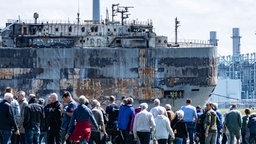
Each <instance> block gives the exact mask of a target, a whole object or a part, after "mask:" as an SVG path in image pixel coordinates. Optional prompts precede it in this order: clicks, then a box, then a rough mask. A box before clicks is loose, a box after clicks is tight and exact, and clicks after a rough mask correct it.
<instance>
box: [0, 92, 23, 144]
mask: <svg viewBox="0 0 256 144" xmlns="http://www.w3.org/2000/svg"><path fill="white" fill-rule="evenodd" d="M12 100H13V94H12V93H5V94H4V99H3V100H2V101H1V102H0V118H1V123H0V143H1V144H7V143H8V141H9V140H10V138H11V135H12V128H14V133H15V134H16V135H19V134H20V132H19V129H18V125H17V123H16V121H15V119H14V114H13V111H12V107H11V102H12Z"/></svg>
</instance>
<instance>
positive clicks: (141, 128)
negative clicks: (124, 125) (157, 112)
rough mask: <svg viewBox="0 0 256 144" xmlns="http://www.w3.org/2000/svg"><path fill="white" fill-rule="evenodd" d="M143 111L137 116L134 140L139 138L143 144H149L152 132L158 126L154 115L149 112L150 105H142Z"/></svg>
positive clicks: (134, 125) (134, 126) (134, 124)
mask: <svg viewBox="0 0 256 144" xmlns="http://www.w3.org/2000/svg"><path fill="white" fill-rule="evenodd" d="M140 107H141V111H140V112H139V113H138V114H136V115H135V118H134V123H133V135H134V139H137V138H139V140H140V143H141V144H149V143H150V136H151V132H152V131H153V130H154V129H155V127H156V124H155V120H154V117H153V115H152V113H150V112H148V111H147V109H148V104H147V103H141V104H140Z"/></svg>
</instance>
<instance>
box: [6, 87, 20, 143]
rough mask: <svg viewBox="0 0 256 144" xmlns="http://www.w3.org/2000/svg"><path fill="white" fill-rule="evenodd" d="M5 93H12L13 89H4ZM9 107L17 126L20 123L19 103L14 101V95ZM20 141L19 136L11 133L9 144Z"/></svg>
mask: <svg viewBox="0 0 256 144" xmlns="http://www.w3.org/2000/svg"><path fill="white" fill-rule="evenodd" d="M5 92H6V93H12V94H14V93H13V88H12V87H9V86H8V87H6V88H5ZM11 106H12V110H13V114H14V119H15V121H16V123H17V125H19V122H20V106H19V103H18V101H17V100H16V97H15V95H13V100H12V102H11ZM19 139H20V136H19V135H16V134H15V133H14V132H13V133H12V136H11V143H12V144H18V143H19V141H20V140H19Z"/></svg>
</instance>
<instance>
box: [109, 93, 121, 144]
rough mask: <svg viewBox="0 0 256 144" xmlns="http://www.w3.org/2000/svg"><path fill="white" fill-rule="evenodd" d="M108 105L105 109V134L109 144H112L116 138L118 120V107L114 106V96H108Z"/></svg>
mask: <svg viewBox="0 0 256 144" xmlns="http://www.w3.org/2000/svg"><path fill="white" fill-rule="evenodd" d="M109 101H110V104H108V105H107V107H106V113H107V115H108V122H107V126H106V129H107V133H108V136H109V138H110V140H111V142H112V143H113V144H114V143H115V142H114V139H115V137H116V136H117V127H116V126H117V119H118V113H119V106H118V105H117V104H116V98H115V96H110V99H109Z"/></svg>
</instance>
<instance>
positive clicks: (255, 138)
mask: <svg viewBox="0 0 256 144" xmlns="http://www.w3.org/2000/svg"><path fill="white" fill-rule="evenodd" d="M247 127H248V128H249V131H250V136H249V144H253V143H255V142H256V114H255V113H253V114H252V115H251V116H250V118H249V122H248V125H247Z"/></svg>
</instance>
